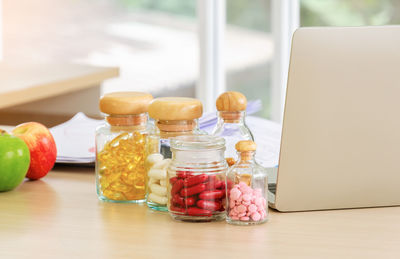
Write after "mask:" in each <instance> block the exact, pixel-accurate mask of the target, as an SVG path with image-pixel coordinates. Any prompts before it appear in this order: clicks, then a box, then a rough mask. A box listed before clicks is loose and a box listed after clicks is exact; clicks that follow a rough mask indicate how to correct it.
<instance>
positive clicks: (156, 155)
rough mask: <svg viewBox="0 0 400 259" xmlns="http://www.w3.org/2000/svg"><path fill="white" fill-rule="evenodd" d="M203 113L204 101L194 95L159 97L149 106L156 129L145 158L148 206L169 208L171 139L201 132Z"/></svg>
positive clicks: (161, 208)
mask: <svg viewBox="0 0 400 259" xmlns="http://www.w3.org/2000/svg"><path fill="white" fill-rule="evenodd" d="M202 113H203V106H202V104H201V102H200V101H199V100H197V99H193V98H184V97H163V98H156V99H154V101H153V102H152V103H151V104H150V106H149V115H150V117H151V118H153V119H154V120H155V130H154V132H153V133H152V134H150V135H149V136H148V138H147V143H148V150H149V155H148V156H147V158H146V171H147V175H148V191H147V192H148V193H147V206H148V207H149V208H151V209H154V210H158V211H167V210H168V209H167V179H166V178H167V168H168V165H169V163H170V162H171V157H172V154H171V149H170V139H171V138H173V137H176V136H182V135H197V134H202V132H200V130H199V128H198V122H197V120H198V118H200V117H201V115H202Z"/></svg>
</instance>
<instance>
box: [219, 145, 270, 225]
mask: <svg viewBox="0 0 400 259" xmlns="http://www.w3.org/2000/svg"><path fill="white" fill-rule="evenodd" d="M235 148H236V150H237V151H238V156H239V161H238V162H237V163H236V164H235V165H233V166H232V167H231V168H230V169H229V172H228V174H227V178H226V182H227V196H228V197H227V217H226V221H227V222H228V223H230V224H236V225H254V224H260V223H264V222H266V221H267V219H268V181H267V180H268V179H267V172H266V170H265V168H263V167H262V166H260V165H258V164H257V163H256V161H255V160H254V155H255V151H256V143H254V142H253V141H251V140H242V141H239V142H238V143H237V144H236V146H235Z"/></svg>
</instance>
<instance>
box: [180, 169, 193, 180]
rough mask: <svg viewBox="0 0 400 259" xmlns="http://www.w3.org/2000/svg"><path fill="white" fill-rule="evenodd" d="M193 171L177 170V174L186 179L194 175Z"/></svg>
mask: <svg viewBox="0 0 400 259" xmlns="http://www.w3.org/2000/svg"><path fill="white" fill-rule="evenodd" d="M192 175H193V173H192V172H191V171H176V176H178V178H181V179H184V178H186V177H189V176H192Z"/></svg>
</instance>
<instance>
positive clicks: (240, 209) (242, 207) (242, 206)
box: [237, 204, 247, 213]
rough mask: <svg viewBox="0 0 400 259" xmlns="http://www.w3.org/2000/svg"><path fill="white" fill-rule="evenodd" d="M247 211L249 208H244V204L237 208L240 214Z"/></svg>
mask: <svg viewBox="0 0 400 259" xmlns="http://www.w3.org/2000/svg"><path fill="white" fill-rule="evenodd" d="M246 210H247V207H246V206H244V205H243V204H240V205H239V206H237V211H238V212H239V213H242V212H245V211H246Z"/></svg>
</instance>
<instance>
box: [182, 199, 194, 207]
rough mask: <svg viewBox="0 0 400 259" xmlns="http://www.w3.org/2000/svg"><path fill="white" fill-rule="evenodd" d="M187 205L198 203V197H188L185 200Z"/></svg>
mask: <svg viewBox="0 0 400 259" xmlns="http://www.w3.org/2000/svg"><path fill="white" fill-rule="evenodd" d="M184 203H185V206H193V205H194V204H195V203H196V199H195V198H194V197H187V198H186V199H185V200H184Z"/></svg>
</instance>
